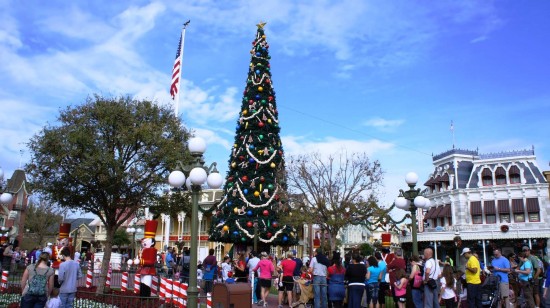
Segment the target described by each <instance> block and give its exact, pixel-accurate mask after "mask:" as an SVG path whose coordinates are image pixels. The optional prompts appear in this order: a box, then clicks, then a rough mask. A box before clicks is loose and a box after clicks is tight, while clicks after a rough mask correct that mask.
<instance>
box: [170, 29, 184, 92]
mask: <svg viewBox="0 0 550 308" xmlns="http://www.w3.org/2000/svg"><path fill="white" fill-rule="evenodd" d="M181 40H182V36H181V35H180V41H179V43H178V52H176V60H175V61H174V68H173V69H172V85H171V86H170V95H171V96H172V99H175V97H176V94H178V91H179V88H180V69H181Z"/></svg>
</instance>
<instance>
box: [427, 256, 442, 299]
mask: <svg viewBox="0 0 550 308" xmlns="http://www.w3.org/2000/svg"><path fill="white" fill-rule="evenodd" d="M437 263H438V262H437V261H436V260H435V259H434V258H433V250H432V248H430V247H428V248H426V249H424V307H427V308H439V289H440V288H441V285H440V284H439V275H440V274H441V267H440V266H439V265H438V264H437ZM432 279H433V280H434V281H435V288H432V287H431V286H430V285H432V284H433V282H430V280H432Z"/></svg>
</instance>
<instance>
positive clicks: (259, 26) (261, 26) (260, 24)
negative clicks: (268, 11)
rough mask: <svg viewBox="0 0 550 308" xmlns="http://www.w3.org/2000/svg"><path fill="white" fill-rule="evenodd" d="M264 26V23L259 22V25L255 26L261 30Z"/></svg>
mask: <svg viewBox="0 0 550 308" xmlns="http://www.w3.org/2000/svg"><path fill="white" fill-rule="evenodd" d="M265 24H266V22H263V21H260V23H259V24H257V25H256V26H258V29H263V28H264V26H265Z"/></svg>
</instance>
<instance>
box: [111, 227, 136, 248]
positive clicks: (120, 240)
mask: <svg viewBox="0 0 550 308" xmlns="http://www.w3.org/2000/svg"><path fill="white" fill-rule="evenodd" d="M130 244H132V239H131V238H130V235H128V232H126V230H125V229H118V230H116V231H115V235H114V236H113V245H117V246H118V247H119V248H120V247H121V246H127V245H130Z"/></svg>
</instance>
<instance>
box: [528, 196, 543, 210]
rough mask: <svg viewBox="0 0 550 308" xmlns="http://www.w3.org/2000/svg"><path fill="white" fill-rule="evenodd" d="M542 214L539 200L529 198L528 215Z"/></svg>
mask: <svg viewBox="0 0 550 308" xmlns="http://www.w3.org/2000/svg"><path fill="white" fill-rule="evenodd" d="M538 212H540V207H539V198H527V213H538Z"/></svg>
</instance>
